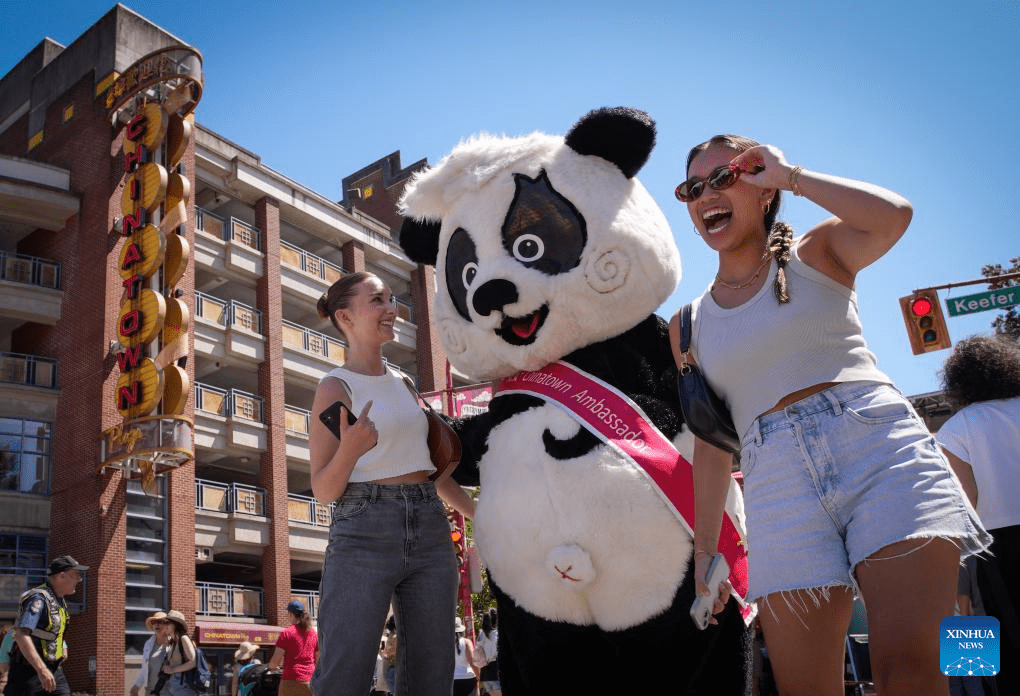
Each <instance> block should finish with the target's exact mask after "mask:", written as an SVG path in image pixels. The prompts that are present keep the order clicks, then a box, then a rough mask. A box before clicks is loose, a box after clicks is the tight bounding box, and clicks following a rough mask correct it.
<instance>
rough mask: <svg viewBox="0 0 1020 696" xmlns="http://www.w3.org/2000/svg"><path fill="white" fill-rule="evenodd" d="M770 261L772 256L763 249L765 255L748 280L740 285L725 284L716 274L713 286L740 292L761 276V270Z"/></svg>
mask: <svg viewBox="0 0 1020 696" xmlns="http://www.w3.org/2000/svg"><path fill="white" fill-rule="evenodd" d="M771 259H772V254H771V253H769V250H768V249H765V253H764V254H762V256H761V261H760V262H759V263H758V268H756V269H755V271H754V273H753V274H752V275H751V277H750V278H748V279H747V280H745V281H744V282H742V283H727V282H726V281H725V280H723V279H722V278H720V277H719V274H718V273H716V274H715V283H714V284H718V285H722V286H723V287H724V288H729V289H730V290H741V289H743V288H746V287H747V286H748V285H750V284H751V283H753V282H754V281H756V280H757V279H758V276H760V275H761V272H762V270H763V269H764V268H765V264H766V263H767V262H768V261H770V260H771Z"/></svg>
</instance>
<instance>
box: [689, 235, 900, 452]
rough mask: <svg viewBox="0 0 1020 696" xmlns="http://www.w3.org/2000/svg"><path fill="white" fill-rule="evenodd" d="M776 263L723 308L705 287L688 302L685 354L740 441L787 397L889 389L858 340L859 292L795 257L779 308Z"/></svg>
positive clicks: (860, 338)
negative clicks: (810, 390) (838, 388)
mask: <svg viewBox="0 0 1020 696" xmlns="http://www.w3.org/2000/svg"><path fill="white" fill-rule="evenodd" d="M777 269H778V267H777V266H776V263H775V261H773V262H772V266H771V268H770V269H769V276H768V278H767V279H766V281H765V284H764V285H763V286H762V288H761V290H759V291H758V292H757V293H755V295H754V297H752V298H751V299H749V300H748V301H747V302H745V303H744V304H742V305H740V306H739V307H733V308H732V309H725V308H723V307H720V306H719V305H718V304H716V302H715V300H714V299H713V298H712V293H711V287H709V289H708V290H706V291H705V293H704V294H703V295H702V296H701V297H699V298H698V299H697V300H695V301H694V302H693V303H692V308H691V309H692V323H693V329H692V332H691V334H692V336H691V347H692V350H693V352H694V357H695V359H696V360H697V361H698V364H699V365H700V366H701V368H702V370H703V371H704V374H705V378H706V379H707V380H708V383H709V385H711V387H712V388H713V389H714V390H715V391H716V393H717V394H719V396H720V397H721V398H722V399H724V400H725V401H726V403H727V405H728V406H729V408H730V412H731V413H732V414H733V423H734V425H735V426H736V428H737V432H738V433H741V434H745V433H746V432H747V430H748V428H749V427H750V426H751V423H752V422H753V421H754V419H755V418H757V417H758V416H759V415H761V414H762V413H764V412H765V411H767V410H769V409H770V408H772V407H773V406H775V405H776V403H777V402H778V401H779V400H780V399H782V398H783V397H784V396H786V395H787V394H790V393H792V392H795V391H798V390H800V389H806V388H807V387H810V386H812V385H814V384H819V383H822V382H854V381H871V382H881V383H890V382H891V380H890V379H889V377H888V376H887V375H886V374H885V373H884V372H882V371H881V370H879V369H878V360H877V358H875V355H874V353H872V352H871V351H870V350H869V349H868V345H867V343H866V342H865V341H864V337H863V336H862V335H861V321H860V318H859V316H858V312H857V293H855V292H854V291H853V290H851V289H850V288H848V287H846V286H844V285H841V284H839V283H837V282H836V281H835V280H833V279H832V278H830V277H828V276H827V275H825V274H824V273H821V272H820V271H817V270H815V269H814V268H811V267H810V266H808V265H807V264H806V263H804V262H803V261H801V259H800V257H799V256H798V255H797V244H796V243H794V245H793V249H792V250H791V252H790V262H789V263H788V264H787V265H786V280H787V284H788V285H787V287H788V288H789V293H790V302H789V303H787V304H784V305H781V304H779V302H778V301H777V300H776V298H775V295H774V294H773V289H772V283H773V281H774V280H775V277H776V271H777Z"/></svg>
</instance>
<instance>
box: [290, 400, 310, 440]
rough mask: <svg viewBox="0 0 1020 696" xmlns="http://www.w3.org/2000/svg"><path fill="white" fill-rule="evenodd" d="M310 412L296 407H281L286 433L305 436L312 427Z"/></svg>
mask: <svg viewBox="0 0 1020 696" xmlns="http://www.w3.org/2000/svg"><path fill="white" fill-rule="evenodd" d="M311 418H312V412H311V411H306V410H305V409H303V408H297V407H296V406H284V407H283V420H284V424H285V425H286V427H287V432H288V433H294V434H296V435H307V434H308V431H309V430H310V428H311V425H312V420H311Z"/></svg>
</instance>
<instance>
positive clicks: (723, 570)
mask: <svg viewBox="0 0 1020 696" xmlns="http://www.w3.org/2000/svg"><path fill="white" fill-rule="evenodd" d="M729 576H730V564H729V563H727V562H726V559H725V558H724V557H723V555H722V554H721V553H717V554H716V555H714V556H712V560H711V561H709V563H708V573H706V580H705V584H706V585H708V587H709V589H710V590H711V591H712V593H711V594H709V595H708V596H707V597H706V596H703V595H697V596H695V598H694V603H693V604H692V605H691V618H692V619H694V624H695V625H696V626H697V627H698V628H700V629H701V630H702V631H704V630H705V628H706V627H707V626H708V620H709V619H710V618H711V616H712V606H713V605H714V604H715V598H716V597H717V596H718V595H719V585H720V584H721V583H722V582H723V581H724V580H726V578H728V577H729Z"/></svg>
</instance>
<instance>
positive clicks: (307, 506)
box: [287, 493, 335, 528]
mask: <svg viewBox="0 0 1020 696" xmlns="http://www.w3.org/2000/svg"><path fill="white" fill-rule="evenodd" d="M334 507H335V504H334V503H329V504H328V505H323V504H322V503H320V502H319V501H318V500H316V499H315V498H310V497H308V496H306V495H297V494H295V493H291V494H290V495H288V496H287V519H288V520H290V521H291V522H303V523H304V524H311V525H314V526H316V527H327V528H328V527H329V524H330V522H332V521H333V508H334Z"/></svg>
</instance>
